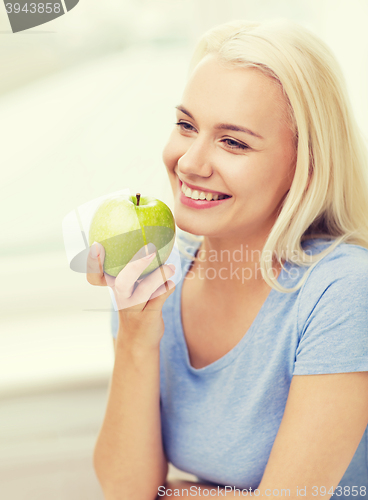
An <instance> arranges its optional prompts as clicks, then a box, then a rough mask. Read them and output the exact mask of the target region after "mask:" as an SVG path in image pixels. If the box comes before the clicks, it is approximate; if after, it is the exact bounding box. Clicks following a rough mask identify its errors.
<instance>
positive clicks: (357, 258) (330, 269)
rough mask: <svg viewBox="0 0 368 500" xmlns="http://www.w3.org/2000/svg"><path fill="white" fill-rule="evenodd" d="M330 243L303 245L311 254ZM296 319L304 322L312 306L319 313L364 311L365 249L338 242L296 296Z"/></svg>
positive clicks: (367, 301) (367, 291) (367, 300)
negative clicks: (297, 315)
mask: <svg viewBox="0 0 368 500" xmlns="http://www.w3.org/2000/svg"><path fill="white" fill-rule="evenodd" d="M329 245H330V243H326V242H321V241H318V242H314V243H312V244H310V245H308V244H307V245H306V246H305V249H307V250H308V249H309V251H310V253H311V254H316V253H317V254H318V253H320V252H324V251H326V250H328V247H329ZM299 301H300V304H299V311H300V318H301V319H303V318H304V319H306V317H307V316H308V314H310V312H311V310H314V309H315V307H316V305H317V304H319V305H320V306H321V311H323V310H324V311H329V312H331V313H332V311H335V315H336V314H340V313H341V314H342V313H343V311H344V310H346V308H349V310H351V312H353V311H354V310H355V311H358V310H361V309H364V308H365V309H368V249H367V248H364V247H361V246H359V245H353V244H350V243H340V244H339V245H337V247H335V248H334V249H333V250H332V251H330V252H329V253H327V254H326V255H325V256H323V257H322V258H321V260H319V261H318V262H317V264H316V265H315V266H314V267H313V269H311V271H310V273H309V275H308V276H307V279H306V281H305V283H304V284H303V286H302V288H301V291H300V295H299Z"/></svg>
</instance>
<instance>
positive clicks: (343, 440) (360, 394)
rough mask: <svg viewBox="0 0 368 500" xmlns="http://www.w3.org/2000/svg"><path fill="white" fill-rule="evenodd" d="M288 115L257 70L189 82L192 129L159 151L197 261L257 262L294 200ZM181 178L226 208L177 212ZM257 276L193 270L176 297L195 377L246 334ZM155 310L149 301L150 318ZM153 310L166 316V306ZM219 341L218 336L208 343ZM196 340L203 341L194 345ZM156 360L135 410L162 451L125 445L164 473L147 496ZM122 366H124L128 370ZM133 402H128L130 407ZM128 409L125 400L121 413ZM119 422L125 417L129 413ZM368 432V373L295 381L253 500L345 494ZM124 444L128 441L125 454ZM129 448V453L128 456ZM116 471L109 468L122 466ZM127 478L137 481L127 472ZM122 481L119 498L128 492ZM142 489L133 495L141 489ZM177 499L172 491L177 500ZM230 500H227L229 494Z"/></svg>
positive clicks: (258, 291)
mask: <svg viewBox="0 0 368 500" xmlns="http://www.w3.org/2000/svg"><path fill="white" fill-rule="evenodd" d="M285 106H286V103H285V102H283V96H282V93H281V90H280V88H279V87H278V86H277V85H275V83H274V81H273V80H271V79H269V77H266V76H264V75H263V74H261V73H260V72H259V71H258V70H254V69H244V68H229V67H224V66H221V65H220V64H219V63H218V61H217V60H216V57H215V56H212V55H211V56H207V57H206V58H205V59H204V60H202V61H201V63H200V64H199V65H198V66H197V68H196V69H195V70H194V72H193V73H192V75H191V77H190V79H189V80H188V83H187V86H186V88H185V90H184V94H183V96H182V100H181V102H180V107H181V110H177V121H180V122H185V123H186V124H187V125H181V126H176V127H175V129H174V130H173V132H172V134H171V135H170V137H169V140H168V142H167V144H166V146H165V149H164V151H163V160H164V163H165V166H166V168H167V172H168V175H169V179H170V183H171V186H172V190H173V194H174V200H175V205H174V215H175V220H176V223H177V225H178V227H180V228H181V229H183V230H185V231H188V232H190V233H192V234H201V235H204V236H205V238H204V242H203V245H202V246H201V248H200V250H204V251H205V252H207V254H208V253H209V250H211V249H212V250H215V251H216V252H217V255H220V253H221V250H229V251H230V255H231V256H233V255H234V251H235V250H237V249H239V248H240V245H241V244H243V246H245V245H247V248H248V250H249V251H251V250H253V255H257V251H260V250H261V249H262V247H263V245H264V243H265V240H266V238H267V235H268V233H269V231H270V229H271V228H272V225H273V224H274V222H275V220H276V218H277V215H278V211H279V209H280V206H281V204H282V202H283V199H284V198H285V196H286V195H287V192H288V190H289V189H290V186H291V183H292V180H293V174H294V168H295V148H294V142H293V133H292V131H291V129H290V126H289V124H288V123H287V121H286V120H285V119H284V118H285V116H286V115H285V109H286V108H285ZM184 110H185V111H184ZM188 113H189V114H188ZM219 123H228V124H233V125H237V126H241V127H245V128H247V129H250V130H251V131H252V132H253V133H257V134H258V135H260V136H262V139H260V138H258V137H255V136H254V135H251V134H246V133H244V132H239V131H234V130H228V129H221V130H219V129H217V128H216V125H217V124H219ZM236 144H242V145H246V146H247V148H245V149H244V148H236V149H234V148H233V147H231V146H235V145H236ZM178 178H180V179H182V180H183V181H184V182H185V181H187V182H188V183H190V184H193V185H196V186H200V187H202V188H205V189H207V190H208V191H211V189H212V190H215V191H219V192H223V193H227V194H229V195H231V199H229V200H227V202H226V203H224V204H223V205H219V206H218V207H216V208H211V209H208V210H206V209H204V210H197V209H194V208H189V207H187V206H185V205H183V204H182V203H181V202H180V200H179V194H180V187H179V182H178ZM249 253H250V252H249ZM258 264H259V263H258V261H257V259H254V258H253V259H249V258H248V259H247V258H246V257H244V259H243V261H242V262H237V265H238V266H239V265H240V266H243V267H248V268H249V269H250V270H251V271H252V272H251V273H249V278H248V279H247V280H246V281H245V282H243V283H242V282H241V281H240V280H237V279H236V278H234V279H231V280H230V279H228V280H223V279H221V278H220V277H219V274H218V273H216V276H217V277H216V278H215V279H212V280H208V279H203V276H205V270H206V269H208V268H209V267H211V268H214V269H215V270H217V271H219V270H220V268H223V267H229V265H230V263H229V262H227V260H225V261H223V262H218V263H216V262H209V260H208V259H205V258H204V260H203V262H201V263H200V265H201V266H202V267H203V269H202V271H201V272H202V274H201V275H200V269H199V263H194V264H193V266H192V268H191V270H190V272H191V273H192V274H191V277H190V278H189V276H188V277H187V279H185V280H184V283H183V288H182V322H183V327H184V333H185V337H186V341H187V345H188V351H189V354H190V362H191V364H192V365H193V366H194V367H196V368H199V367H202V366H206V365H207V364H209V363H212V362H214V361H215V360H216V359H219V358H220V357H222V356H223V355H224V354H226V353H227V352H228V351H229V350H230V349H231V348H233V347H234V346H235V345H236V344H237V343H238V342H239V340H240V338H241V337H242V336H244V334H246V330H247V329H248V328H249V326H250V325H251V323H252V322H253V320H254V318H255V316H256V314H257V313H258V311H259V309H260V308H261V306H262V304H263V303H264V301H265V300H266V298H267V296H268V294H269V292H270V287H269V286H268V285H267V283H266V282H265V281H264V280H263V279H262V276H261V275H260V273H259V272H256V270H257V267H258ZM275 269H276V275H277V274H278V273H279V272H280V268H279V267H277V266H275ZM188 274H189V273H188ZM223 275H224V274H223ZM227 275H228V274H227ZM98 279H99V280H100V281H101V284H102V280H103V275H102V274H101V276H100V277H99V278H94V280H96V281H95V283H94V284H99V283H98V282H97V281H98ZM105 284H106V283H105ZM154 300H155V301H158V300H161V299H159V298H156V299H154ZM150 302H151V301H150V300H149V301H148V303H147V304H148V306H149V304H150ZM157 304H159V305H160V307H161V305H162V301H161V302H160V303H159V302H157ZM245 304H246V305H247V306H245ZM146 309H147V307H146ZM229 311H230V314H229ZM150 314H156V312H154V311H153V310H152V313H150ZM147 317H148V316H147ZM147 321H148V320H147ZM229 322H230V323H229ZM136 324H137V325H138V323H136ZM198 325H199V327H198ZM215 326H216V328H214V327H215ZM160 328H161V327H160ZM214 330H216V332H217V333H216V337H215V338H214V336H213V335H214V334H213V332H214ZM198 332H201V333H200V335H199V334H198ZM123 335H125V334H124V332H123V333H122V334H120V333H119V335H118V342H117V343H115V342H114V346H115V353H116V359H118V356H121V354H118V353H119V352H120V353H123V352H126V351H127V350H126V349H125V346H126V345H128V344H129V337H128V336H127V335H125V337H123ZM142 335H143V334H142ZM160 335H161V330H160ZM119 336H120V340H119ZM141 338H142V339H143V336H142V337H141ZM155 342H156V340H155ZM141 345H143V340H142V343H141ZM129 349H130V348H129ZM130 350H131V349H130ZM150 350H151V351H152V352H153V351H154V350H155V353H156V354H157V349H155V348H154V341H153V340H152V341H151V347H150ZM136 353H137V349H136V348H135V354H134V359H135V360H137V359H138V355H137V354H136ZM156 354H155V355H154V356H153V355H152V354H148V350H147V349H145V351H144V355H143V354H142V348H141V347H140V349H139V357H143V356H144V358H145V359H146V361H145V363H144V365H145V366H146V365H147V374H146V375H144V374H142V377H147V380H150V384H151V388H150V391H151V392H150V393H148V392H146V395H145V399H143V398H142V399H141V400H140V401H139V405H141V406H140V408H142V413H139V415H140V417H139V418H140V424H139V425H140V426H141V427H144V429H148V428H149V429H150V432H149V433H147V436H150V435H152V432H153V431H154V430H156V431H157V432H156V433H155V435H156V438H157V439H156V438H155V439H156V440H155V442H154V443H153V442H152V444H150V448H149V449H148V448H147V445H145V444H144V441H142V443H141V444H139V445H138V444H137V443H138V440H139V439H140V438H139V436H140V433H139V432H138V430H139V429H137V432H136V438H135V443H136V444H135V445H134V446H133V444H132V450H135V449H136V448H138V447H139V450H140V453H138V451H137V457H138V456H139V457H144V459H145V463H146V465H147V467H146V469H145V470H146V471H151V469H150V466H149V464H151V465H152V464H154V463H156V460H155V450H157V451H156V457H159V460H160V464H162V465H160V469H158V468H157V472H155V474H156V476H155V477H151V478H150V481H151V484H152V485H154V484H163V483H158V479H157V478H158V477H159V474H160V475H161V476H162V477H164V476H163V474H164V472H165V470H166V471H167V460H166V457H164V456H163V454H162V448H161V446H160V443H159V438H160V435H159V433H158V430H159V427H158V425H159V408H158V404H157V397H158V394H159V392H158V389H159V386H158V384H159V376H158V367H157V362H158V356H157V355H156ZM124 356H125V354H124ZM129 359H130V357H129V356H126V359H125V365H127V364H128V360H129ZM149 360H151V361H149ZM136 363H138V361H136ZM149 363H151V364H152V369H151V368H150V367H149V366H148V365H149ZM123 369H124V363H122V366H121V368H120V369H119V370H120V372H121V377H120V378H119V379H118V380H119V384H120V385H121V384H123V381H124V380H125V379H124V377H123V374H122V370H123ZM126 369H128V367H127V368H126ZM149 370H151V372H152V373H154V374H155V376H154V379H153V378H152V376H151V375H149V373H148V371H149ZM132 373H133V370H130V371H129V374H132ZM117 375H118V374H117ZM131 376H132V377H133V375H131ZM134 377H135V375H134ZM132 380H133V379H132ZM134 380H135V378H134ZM137 380H138V379H137ZM142 380H143V379H142ZM152 380H154V384H155V385H154V387H153V386H152V384H153V382H152ZM117 387H118V386H117ZM119 390H120V389H118V388H117V389H116V395H115V396H114V397H115V398H117V397H118V393H119ZM126 390H127V391H128V390H129V387H127V388H126ZM143 390H146V384H143V383H142V389H141V391H143ZM152 392H154V393H155V398H153V397H152V398H151V399H152V403H144V401H145V400H146V399H148V398H149V397H151V396H149V394H152ZM136 394H138V393H136ZM131 397H133V396H129V398H131ZM129 398H128V396H127V401H129V400H130V399H129ZM136 399H138V396H136ZM114 405H116V406H117V403H116V399H115V402H114V401H111V410H110V414H109V419H110V420H109V421H113V419H115V417H114V416H115V414H117V409H115V408H114ZM143 405H145V406H143ZM149 405H152V407H154V412H153V411H150V410H149ZM130 406H131V405H128V406H126V408H130ZM143 408H144V411H143ZM137 410H138V403H137ZM125 413H126V414H127V415H128V409H126V410H125ZM122 415H123V413H122ZM147 415H154V418H155V422H154V423H153V417H151V420H149V421H148V420H145V419H149V418H150V417H149V416H147ZM136 418H138V417H136ZM136 418H135V417H134V414H133V413H132V414H131V415H130V414H129V419H130V420H129V422H131V423H129V425H131V426H132V430H134V431H136V429H135V427H134V429H133V426H137V425H138V424H136V423H135V419H136ZM367 425H368V372H356V373H339V374H328V375H297V376H293V378H292V381H291V386H290V390H289V395H288V399H287V404H286V408H285V412H284V416H283V419H282V422H281V425H280V428H279V431H278V433H277V436H276V439H275V442H274V445H273V448H272V451H271V455H270V457H269V460H268V463H267V466H266V469H265V472H264V475H263V477H262V480H261V483H260V484H259V487H258V489H259V490H260V495H259V496H267V497H268V498H273V496H272V491H273V490H274V489H275V488H278V489H279V490H281V489H282V488H287V489H289V490H290V497H291V498H299V497H297V495H296V491H297V488H299V489H300V488H304V487H305V488H306V492H307V494H306V496H305V497H304V498H306V499H308V500H309V499H310V500H315V498H316V497H315V495H313V492H314V491H315V490H313V489H312V487H315V486H317V487H323V486H325V487H326V494H325V495H319V497H322V498H323V499H325V500H328V499H329V498H330V497H331V495H332V491H331V490H330V488H331V487H333V488H336V486H337V485H338V483H339V482H340V480H341V478H342V476H343V475H344V473H345V471H346V469H347V467H348V465H349V463H350V461H351V459H352V457H353V455H354V453H355V451H356V449H357V447H358V444H359V442H360V440H361V439H362V436H363V434H364V431H365V428H366V426H367ZM149 426H150V427H149ZM104 430H105V434H106V436H108V437H109V440H110V441H111V443H112V444H111V445H109V446H115V447H116V444H114V436H115V435H116V431H114V434H111V432H110V431H109V430H108V426H106V429H104ZM122 432H123V430H122ZM127 439H128V437H127V436H124V440H123V439H122V444H124V442H127ZM106 442H107V438H106V439H104V442H103V444H104V446H102V445H101V450H102V451H101V453H100V455H101V457H102V458H101V460H100V462H101V466H100V469H101V474H100V475H101V477H102V475H103V474H107V472H105V470H103V467H102V464H103V463H104V462H103V460H102V459H103V456H104V454H105V455H106V456H109V455H110V450H113V451H114V449H115V448H111V447H110V448H109V447H108V446H107V445H106V444H105V443H106ZM124 446H125V447H126V445H125V444H124ZM144 447H145V448H144ZM122 449H123V448H122ZM124 449H125V448H124ZM142 450H144V453H143V452H142ZM142 453H143V455H142ZM123 458H124V460H125V459H126V462H125V463H126V467H130V463H131V460H129V457H128V456H127V457H126V456H125V455H124V457H123ZM120 460H121V459H119V460H117V462H116V463H117V464H119V463H120ZM140 460H142V458H140ZM165 461H166V463H165ZM119 470H121V468H120V467H119ZM138 470H139V469H137V471H138ZM116 474H117V473H116ZM134 474H138V472H136V471H135V470H134ZM134 477H137V476H136V475H134ZM123 479H124V478H122V479H121V482H120V487H122V486H123V485H124V484H125V482H124V481H125V480H123ZM112 480H113V478H112V477H111V478H110V479H109V481H108V480H107V479H104V482H105V484H106V492H109V493H108V494H107V495H106V498H107V499H108V500H110V499H111V500H113V499H114V498H119V497H118V496H114V494H113V493H112V491H113V490H114V489H115V488H113V483H112ZM114 480H115V479H114ZM142 480H144V477H143V478H142ZM116 481H117V480H116ZM116 484H118V483H116ZM110 485H111V486H110ZM191 485H195V486H197V487H199V486H200V487H202V488H209V487H208V486H205V485H200V484H198V483H190V482H187V481H175V482H166V489H167V490H166V491H167V495H166V496H159V497H157V498H172V497H175V498H187V496H186V495H185V494H182V493H181V489H182V488H188V489H189V487H190V486H191ZM138 487H140V484H138V481H137V488H138ZM152 490H153V487H152ZM174 490H177V491H175V493H174ZM268 490H270V491H268ZM110 491H111V494H110ZM120 491H121V489H120ZM131 491H132V492H133V491H135V490H133V489H132V490H131ZM150 491H151V490H150ZM156 491H157V490H156ZM221 491H223V490H221ZM177 493H179V495H178V494H177ZM228 495H229V494H228ZM231 495H232V496H233V494H232V493H231ZM137 497H139V495H138V493H137ZM290 497H289V498H290ZM131 498H132V496H131ZM152 498H153V495H152ZM211 498H223V495H220V496H213V495H211Z"/></svg>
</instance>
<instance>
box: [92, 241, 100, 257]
mask: <svg viewBox="0 0 368 500" xmlns="http://www.w3.org/2000/svg"><path fill="white" fill-rule="evenodd" d="M98 255H99V253H98V244H97V241H94V242H93V243H92V246H91V257H92V258H93V259H96V258H97V257H98Z"/></svg>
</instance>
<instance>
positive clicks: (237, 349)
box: [174, 245, 285, 375]
mask: <svg viewBox="0 0 368 500" xmlns="http://www.w3.org/2000/svg"><path fill="white" fill-rule="evenodd" d="M198 247H199V245H198ZM198 247H197V248H196V249H195V251H194V254H193V255H195V253H196V251H197V250H198ZM188 261H189V259H188ZM188 271H189V266H188V268H187V271H186V272H185V274H183V277H182V279H181V281H180V283H179V285H178V290H177V292H178V293H177V294H175V295H176V297H175V303H174V318H175V328H174V330H175V332H176V333H177V337H178V341H179V343H180V345H181V349H182V353H183V356H184V362H185V365H186V368H187V370H189V371H190V372H191V373H193V374H196V375H206V374H208V373H213V372H216V371H219V370H222V369H223V368H225V367H226V366H228V365H229V364H230V363H231V362H232V361H233V360H234V359H235V358H236V357H237V356H238V355H239V354H240V353H241V352H242V350H243V349H244V347H245V346H246V344H247V343H248V342H250V340H251V339H252V337H253V336H254V335H255V333H256V332H257V331H259V328H260V327H261V325H262V322H263V320H264V318H265V317H266V316H267V311H268V310H270V309H271V307H272V304H273V302H274V300H275V298H276V296H277V294H279V293H281V292H278V291H277V290H275V289H274V288H271V291H270V293H269V294H268V295H267V297H266V300H265V301H264V302H263V304H262V306H261V308H260V310H259V311H258V313H257V316H256V317H255V318H254V320H253V322H252V324H251V325H250V327H249V328H248V330H247V331H246V333H245V334H244V335H243V337H242V338H241V339H240V341H239V342H238V343H237V344H236V345H235V346H234V347H233V348H232V349H231V350H230V351H228V352H227V353H226V354H224V355H223V356H221V358H219V359H217V360H216V361H213V362H212V363H210V364H208V365H206V366H203V367H202V368H194V367H193V366H192V365H191V364H190V360H189V351H188V346H187V343H186V340H185V336H184V328H183V323H182V319H181V291H182V286H183V282H184V279H185V277H186V275H187V274H188ZM284 272H285V271H284V270H283V269H282V270H281V272H280V274H279V276H278V278H277V281H279V282H280V281H281V276H282V275H283V273H284Z"/></svg>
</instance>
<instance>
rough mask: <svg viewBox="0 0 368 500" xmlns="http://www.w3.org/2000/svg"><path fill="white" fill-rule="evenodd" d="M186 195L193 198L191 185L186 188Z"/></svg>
mask: <svg viewBox="0 0 368 500" xmlns="http://www.w3.org/2000/svg"><path fill="white" fill-rule="evenodd" d="M184 194H185V196H187V197H188V198H191V197H192V190H191V189H190V187H187V188H186V190H185V193H184Z"/></svg>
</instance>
